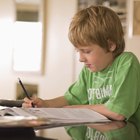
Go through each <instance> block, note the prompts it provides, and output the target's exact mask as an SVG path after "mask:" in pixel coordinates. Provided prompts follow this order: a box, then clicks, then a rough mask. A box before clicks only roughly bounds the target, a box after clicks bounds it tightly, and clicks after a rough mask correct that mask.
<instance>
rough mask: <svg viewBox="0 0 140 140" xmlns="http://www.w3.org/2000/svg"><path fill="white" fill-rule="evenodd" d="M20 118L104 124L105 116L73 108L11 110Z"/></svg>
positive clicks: (88, 110)
mask: <svg viewBox="0 0 140 140" xmlns="http://www.w3.org/2000/svg"><path fill="white" fill-rule="evenodd" d="M13 109H14V111H15V112H16V113H17V114H19V115H21V116H37V117H40V118H47V119H53V120H56V121H60V120H62V121H66V122H104V121H109V120H108V119H107V118H106V117H105V116H103V115H101V114H99V113H97V112H95V111H93V110H90V109H77V108H76V109H74V108H13Z"/></svg>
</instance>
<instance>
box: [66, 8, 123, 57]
mask: <svg viewBox="0 0 140 140" xmlns="http://www.w3.org/2000/svg"><path fill="white" fill-rule="evenodd" d="M68 36H69V39H70V41H71V42H72V44H73V45H74V46H75V47H78V46H88V45H91V44H98V45H99V46H101V47H102V48H104V49H106V50H107V51H108V50H109V48H108V47H109V45H108V41H112V42H113V43H115V44H116V49H115V50H114V52H113V53H114V56H118V55H119V54H121V53H122V52H123V51H124V48H125V41H124V32H123V29H122V25H121V22H120V19H119V17H118V16H117V14H116V13H115V12H114V11H113V10H111V9H109V8H107V7H104V6H90V7H88V8H86V9H83V10H81V11H79V12H77V14H75V16H74V17H73V19H72V21H71V24H70V27H69V35H68Z"/></svg>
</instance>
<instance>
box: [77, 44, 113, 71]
mask: <svg viewBox="0 0 140 140" xmlns="http://www.w3.org/2000/svg"><path fill="white" fill-rule="evenodd" d="M77 51H78V53H79V61H80V62H83V63H84V64H85V66H86V67H87V68H89V70H90V71H92V72H98V71H102V70H103V69H105V68H107V67H108V66H109V65H111V64H112V62H113V60H114V57H113V53H112V51H113V50H112V49H111V50H110V51H109V52H107V51H106V50H104V49H103V48H101V47H100V46H99V45H97V44H93V45H91V46H86V47H83V46H82V47H81V46H80V47H79V46H78V48H77Z"/></svg>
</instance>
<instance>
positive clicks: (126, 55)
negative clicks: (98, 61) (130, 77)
mask: <svg viewBox="0 0 140 140" xmlns="http://www.w3.org/2000/svg"><path fill="white" fill-rule="evenodd" d="M116 63H118V64H119V65H120V66H121V65H131V66H132V65H133V66H134V65H135V66H138V67H139V65H140V64H139V60H138V58H137V56H136V55H135V54H134V53H132V52H123V53H122V54H120V55H119V56H118V57H117V58H116Z"/></svg>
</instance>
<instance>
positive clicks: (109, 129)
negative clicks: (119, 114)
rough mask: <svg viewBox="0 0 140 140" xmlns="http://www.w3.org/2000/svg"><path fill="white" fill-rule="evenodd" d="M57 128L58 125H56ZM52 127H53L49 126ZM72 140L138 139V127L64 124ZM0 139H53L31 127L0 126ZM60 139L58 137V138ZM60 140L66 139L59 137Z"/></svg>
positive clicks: (105, 124) (125, 124)
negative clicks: (42, 135)
mask: <svg viewBox="0 0 140 140" xmlns="http://www.w3.org/2000/svg"><path fill="white" fill-rule="evenodd" d="M57 128H58V129H59V127H57ZM49 129H54V128H49ZM65 130H66V131H67V134H68V135H69V136H71V139H72V140H140V133H139V128H137V127H136V126H135V125H134V124H133V123H131V122H117V121H115V122H110V123H100V124H99V123H98V124H95V123H94V124H86V125H85V124H84V125H82V124H80V125H74V126H65ZM54 135H55V134H54ZM0 139H1V140H54V139H51V138H46V137H39V136H36V135H35V131H34V129H33V128H31V127H10V128H0ZM58 140H60V139H58ZM61 140H66V139H65V138H64V139H61Z"/></svg>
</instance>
